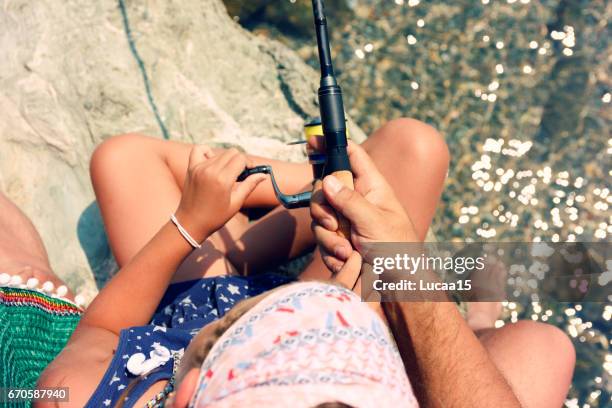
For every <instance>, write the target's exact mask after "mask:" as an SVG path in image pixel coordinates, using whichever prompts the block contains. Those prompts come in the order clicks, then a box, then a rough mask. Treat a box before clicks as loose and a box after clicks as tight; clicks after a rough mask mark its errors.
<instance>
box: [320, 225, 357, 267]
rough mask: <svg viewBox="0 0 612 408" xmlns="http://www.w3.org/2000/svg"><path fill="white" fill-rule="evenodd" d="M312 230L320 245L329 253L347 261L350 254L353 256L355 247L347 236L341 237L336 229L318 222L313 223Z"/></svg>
mask: <svg viewBox="0 0 612 408" xmlns="http://www.w3.org/2000/svg"><path fill="white" fill-rule="evenodd" d="M312 231H313V233H314V235H315V239H316V241H317V244H318V245H319V247H321V248H323V249H324V250H325V252H327V253H328V254H330V255H333V256H334V257H335V258H337V259H339V260H341V261H346V260H347V259H348V258H349V256H351V252H353V247H352V246H351V243H350V242H349V241H348V240H346V238H343V237H341V236H340V235H338V234H336V232H335V231H330V230H328V229H327V228H324V227H323V226H321V225H319V224H317V223H314V224H313V227H312Z"/></svg>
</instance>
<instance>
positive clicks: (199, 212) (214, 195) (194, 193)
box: [176, 145, 266, 242]
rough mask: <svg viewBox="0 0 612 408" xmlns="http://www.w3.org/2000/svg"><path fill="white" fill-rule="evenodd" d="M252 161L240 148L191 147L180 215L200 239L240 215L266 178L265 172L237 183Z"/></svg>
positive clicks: (182, 222) (190, 230) (177, 214)
mask: <svg viewBox="0 0 612 408" xmlns="http://www.w3.org/2000/svg"><path fill="white" fill-rule="evenodd" d="M248 164H249V163H247V157H246V156H245V155H244V154H242V153H240V152H239V151H238V150H236V149H229V150H226V151H224V152H223V153H220V154H217V155H215V153H214V152H213V150H212V149H211V148H209V147H208V146H202V145H200V146H194V147H193V149H192V150H191V154H190V155H189V166H188V169H187V177H186V179H185V186H184V188H183V195H182V197H181V202H180V204H179V206H178V209H177V211H176V217H177V219H178V220H179V222H181V224H182V225H183V226H184V227H185V229H187V231H188V232H189V233H190V234H191V235H192V236H193V237H194V239H196V240H197V241H198V242H200V241H202V240H204V239H206V238H207V237H208V236H210V235H211V234H212V233H213V232H215V231H216V230H218V229H219V228H221V227H222V226H223V225H224V224H225V223H226V222H227V221H229V220H230V218H232V217H233V216H234V215H236V213H237V212H238V211H239V210H240V208H241V207H242V205H243V204H244V201H245V200H246V198H247V197H248V196H249V194H251V192H253V190H254V189H255V187H257V185H258V184H259V183H261V182H262V181H263V180H265V178H266V176H265V175H263V174H256V175H253V176H250V177H249V178H247V179H246V180H245V181H243V182H240V183H239V182H236V179H237V177H238V175H239V174H240V173H241V172H242V171H243V170H244V169H245V167H246V166H247V165H248Z"/></svg>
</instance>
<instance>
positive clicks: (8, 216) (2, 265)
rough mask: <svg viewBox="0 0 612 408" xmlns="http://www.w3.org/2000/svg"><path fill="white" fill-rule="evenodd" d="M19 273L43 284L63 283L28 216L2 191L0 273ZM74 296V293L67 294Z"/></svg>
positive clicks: (58, 284)
mask: <svg viewBox="0 0 612 408" xmlns="http://www.w3.org/2000/svg"><path fill="white" fill-rule="evenodd" d="M3 273H5V274H8V275H10V276H11V277H12V276H19V277H20V278H21V281H22V282H23V283H26V282H27V281H28V279H30V278H36V279H38V281H39V284H38V285H37V287H41V285H42V284H44V283H45V282H47V281H50V282H52V283H53V285H54V287H55V288H57V287H59V286H62V285H64V283H63V282H62V281H61V280H60V279H59V278H58V277H57V276H56V275H55V274H54V273H53V271H52V270H51V266H50V265H49V258H48V257H47V251H46V250H45V246H44V244H43V242H42V239H41V238H40V235H39V234H38V231H36V228H35V227H34V225H33V224H32V222H31V221H30V220H29V219H28V217H27V216H26V215H25V214H24V213H23V212H22V211H21V210H20V209H19V208H18V207H17V206H16V205H15V204H14V203H13V202H11V201H10V200H9V199H8V197H6V196H5V195H4V194H3V193H2V192H0V274H3ZM66 296H67V297H69V298H72V294H71V293H67V294H66Z"/></svg>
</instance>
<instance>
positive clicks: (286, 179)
mask: <svg viewBox="0 0 612 408" xmlns="http://www.w3.org/2000/svg"><path fill="white" fill-rule="evenodd" d="M364 147H365V148H366V150H367V151H368V152H369V153H370V154H371V155H372V157H373V159H374V161H375V163H376V164H377V166H379V168H380V170H381V172H382V173H383V174H384V175H385V176H386V177H387V179H388V180H389V182H390V184H391V186H392V187H393V188H394V189H395V191H396V194H397V195H398V197H399V199H400V200H401V202H402V203H403V204H404V207H405V208H406V211H407V212H408V214H409V216H410V217H411V218H412V220H413V222H414V224H415V227H416V229H417V231H418V233H419V234H420V235H421V236H422V237H424V236H425V234H426V233H427V229H428V228H429V224H430V223H431V219H432V217H433V213H434V211H435V205H436V203H437V201H438V199H439V196H440V192H441V190H442V183H443V181H444V177H445V175H446V169H447V165H448V151H447V150H446V145H445V144H444V141H443V139H442V138H441V137H440V136H439V135H438V134H437V132H436V131H435V130H434V129H433V128H431V127H429V126H427V125H425V124H423V123H421V122H418V121H415V120H410V119H399V120H395V121H392V122H389V123H388V124H387V125H385V126H384V127H382V128H381V129H379V130H378V131H376V132H375V133H374V134H373V135H372V136H371V137H370V138H369V139H368V140H367V141H366V142H365V143H364ZM189 150H190V146H189V145H185V144H180V143H175V142H164V141H161V140H158V139H152V138H147V137H144V136H137V135H126V136H120V137H116V138H113V139H110V140H109V141H107V142H105V143H104V144H103V145H102V146H101V147H99V148H98V149H97V150H96V153H95V154H94V157H93V158H92V166H91V167H92V180H93V183H94V189H95V190H96V195H97V197H98V201H99V204H100V208H101V210H102V216H103V217H104V221H105V225H106V228H107V233H108V235H109V240H110V241H111V247H112V249H113V252H114V253H115V256H116V257H117V260H118V262H119V263H120V264H122V263H124V262H126V261H127V260H129V258H131V256H133V255H134V254H135V253H136V252H137V251H138V250H139V249H140V248H141V247H142V246H143V245H144V244H145V243H146V242H147V241H148V240H149V239H150V237H151V236H152V235H153V234H154V233H155V231H157V229H158V228H159V227H160V226H161V225H162V224H163V223H164V222H166V220H167V218H168V216H169V214H171V213H172V212H173V211H174V209H175V208H176V206H177V204H178V201H179V199H180V188H181V187H180V186H182V183H183V179H184V175H185V169H186V163H187V156H188V152H189ZM256 160H257V162H258V163H259V164H261V163H272V165H273V167H274V168H275V174H276V175H277V178H278V180H279V184H280V185H281V188H282V189H283V190H284V191H286V192H296V191H299V190H300V189H301V188H303V187H304V186H305V185H307V184H308V183H309V181H310V178H311V170H310V167H309V166H307V165H306V164H301V165H299V164H288V163H281V162H278V161H272V160H266V159H261V158H257V159H256ZM152 181H154V183H153V182H152ZM260 187H261V188H259V187H258V189H257V190H256V191H255V193H254V194H253V195H252V196H251V198H250V200H249V201H248V202H247V205H249V206H265V205H268V206H271V205H274V204H275V203H276V200H275V198H274V195H273V192H272V189H271V187H270V184H269V183H263V185H261V186H260ZM310 222H311V221H310V216H309V214H308V209H300V210H293V211H287V210H285V209H283V208H277V209H275V210H274V211H272V212H271V213H270V214H268V215H267V216H265V217H263V218H262V219H261V220H259V221H257V222H255V223H253V224H250V225H248V226H247V225H246V224H245V223H244V221H242V222H241V221H239V220H238V219H233V220H232V221H230V222H229V223H228V224H227V225H226V227H225V228H223V229H222V230H220V231H219V232H218V233H216V234H215V235H214V236H213V237H212V239H211V242H210V243H209V244H208V245H207V251H209V252H208V255H207V256H206V257H205V258H206V259H209V260H215V262H213V265H207V266H209V267H211V268H212V269H210V270H209V271H208V272H207V275H210V274H218V273H225V272H227V271H228V270H230V269H228V263H227V261H226V260H225V259H224V258H223V256H224V255H226V256H227V257H228V258H229V260H230V261H231V263H232V264H233V265H235V266H236V267H237V268H238V269H240V270H242V271H245V270H248V271H258V270H261V269H263V268H265V267H270V266H273V265H274V264H276V263H278V262H282V261H283V260H286V259H287V258H289V257H292V256H295V255H297V254H299V253H301V252H303V251H304V250H305V249H307V248H308V247H312V246H313V245H314V241H313V237H312V233H311V231H310ZM183 269H185V268H183ZM196 269H197V268H196ZM200 270H202V269H200ZM187 276H189V277H192V278H193V277H195V276H194V275H193V274H192V273H190V274H188V275H187ZM328 276H329V272H328V271H327V269H326V268H325V267H324V266H323V264H322V262H321V261H320V259H317V258H315V260H314V261H313V263H312V264H311V265H310V266H309V267H308V269H307V272H306V274H305V277H307V278H317V279H322V278H325V277H328ZM185 278H186V276H185V275H184V274H180V273H179V274H178V275H177V279H178V280H181V279H185Z"/></svg>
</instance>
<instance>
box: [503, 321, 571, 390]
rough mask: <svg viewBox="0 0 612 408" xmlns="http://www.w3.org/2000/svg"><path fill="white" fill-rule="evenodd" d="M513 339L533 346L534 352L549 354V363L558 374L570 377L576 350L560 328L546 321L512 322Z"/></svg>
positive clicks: (527, 345)
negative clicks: (556, 369)
mask: <svg viewBox="0 0 612 408" xmlns="http://www.w3.org/2000/svg"><path fill="white" fill-rule="evenodd" d="M510 327H512V329H513V331H514V332H515V333H514V335H513V336H512V337H513V339H514V341H517V342H518V343H519V344H523V345H525V347H530V348H533V349H534V350H533V352H534V354H538V355H541V356H550V357H551V364H554V365H556V366H557V367H558V369H559V375H565V376H566V377H568V380H569V379H571V376H572V373H573V370H574V365H575V363H576V350H575V349H574V344H573V343H572V341H571V340H570V338H569V337H568V336H567V334H565V333H564V332H563V331H562V330H561V329H559V328H557V327H555V326H552V325H550V324H546V323H538V322H534V321H530V320H523V321H519V322H517V323H514V324H512V325H511V326H510Z"/></svg>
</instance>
